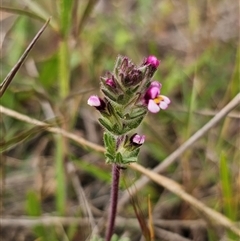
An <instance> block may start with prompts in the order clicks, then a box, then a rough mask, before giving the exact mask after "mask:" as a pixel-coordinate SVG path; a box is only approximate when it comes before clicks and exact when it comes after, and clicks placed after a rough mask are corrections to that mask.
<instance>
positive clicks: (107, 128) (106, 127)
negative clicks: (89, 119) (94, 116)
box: [98, 118, 112, 132]
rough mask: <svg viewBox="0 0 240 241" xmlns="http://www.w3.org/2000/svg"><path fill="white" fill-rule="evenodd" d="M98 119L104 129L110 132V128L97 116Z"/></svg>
mask: <svg viewBox="0 0 240 241" xmlns="http://www.w3.org/2000/svg"><path fill="white" fill-rule="evenodd" d="M98 121H99V122H100V124H101V125H102V126H103V127H104V128H105V129H106V130H108V131H109V132H112V128H111V127H110V126H109V125H108V124H107V123H106V122H105V121H104V120H103V119H102V118H99V119H98Z"/></svg>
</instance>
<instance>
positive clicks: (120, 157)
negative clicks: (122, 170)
mask: <svg viewBox="0 0 240 241" xmlns="http://www.w3.org/2000/svg"><path fill="white" fill-rule="evenodd" d="M116 162H117V163H119V164H121V163H123V158H122V154H121V153H120V152H118V153H117V154H116Z"/></svg>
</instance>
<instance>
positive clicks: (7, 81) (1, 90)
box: [0, 18, 50, 98]
mask: <svg viewBox="0 0 240 241" xmlns="http://www.w3.org/2000/svg"><path fill="white" fill-rule="evenodd" d="M49 22H50V18H49V19H48V20H47V22H46V23H45V24H44V25H43V27H42V28H41V29H40V30H39V31H38V33H37V34H36V36H35V37H34V38H33V40H32V41H31V43H30V44H29V45H28V47H27V48H26V50H25V51H24V53H23V54H22V56H21V57H20V59H19V60H18V62H17V63H16V64H15V65H14V67H13V68H12V69H11V71H10V72H9V73H8V75H7V76H6V78H5V79H4V80H3V82H2V83H1V85H0V98H1V97H2V96H3V94H4V92H5V91H6V90H7V88H8V86H9V85H10V83H11V82H12V80H13V78H14V76H15V75H16V73H17V72H18V70H19V68H20V67H21V66H22V64H23V62H24V60H25V59H26V58H27V56H28V54H29V52H30V51H31V49H32V48H33V46H34V44H35V43H36V42H37V40H38V39H39V37H40V36H41V35H42V33H43V32H44V30H45V29H46V27H47V25H48V23H49Z"/></svg>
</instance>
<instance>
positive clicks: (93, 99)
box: [87, 95, 106, 111]
mask: <svg viewBox="0 0 240 241" xmlns="http://www.w3.org/2000/svg"><path fill="white" fill-rule="evenodd" d="M87 103H88V105H90V106H93V107H95V108H96V109H97V110H99V111H101V110H104V109H105V108H106V103H105V102H104V100H102V99H101V98H99V97H98V96H97V95H92V96H90V97H89V98H88V101H87Z"/></svg>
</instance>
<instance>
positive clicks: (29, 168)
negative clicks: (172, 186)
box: [0, 0, 240, 241]
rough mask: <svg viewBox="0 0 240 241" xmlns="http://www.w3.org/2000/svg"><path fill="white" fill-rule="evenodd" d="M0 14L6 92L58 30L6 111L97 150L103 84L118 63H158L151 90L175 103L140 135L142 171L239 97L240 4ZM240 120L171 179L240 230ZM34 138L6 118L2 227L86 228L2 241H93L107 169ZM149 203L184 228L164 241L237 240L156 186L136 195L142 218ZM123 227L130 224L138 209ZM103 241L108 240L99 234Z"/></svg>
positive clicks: (11, 232)
mask: <svg viewBox="0 0 240 241" xmlns="http://www.w3.org/2000/svg"><path fill="white" fill-rule="evenodd" d="M1 8H2V9H1V14H0V17H1V30H0V31H1V39H0V44H1V45H0V47H1V81H2V80H3V79H4V78H5V76H6V75H7V73H8V72H9V71H10V70H11V68H12V67H13V66H14V64H15V63H16V62H17V60H18V58H19V57H20V56H21V54H22V53H23V51H24V50H25V48H26V47H27V45H28V44H29V42H30V41H31V40H32V38H33V37H34V36H35V34H36V33H37V31H38V30H39V29H40V28H41V26H42V25H43V23H44V22H45V21H46V20H47V18H48V17H49V16H52V19H51V22H50V26H49V27H48V28H47V29H46V31H45V32H44V33H43V35H42V36H41V38H40V39H39V41H38V42H37V44H36V46H35V47H34V48H33V50H32V51H31V53H30V55H29V56H28V58H27V60H26V61H25V63H24V65H23V66H22V68H21V69H20V71H19V72H18V74H17V75H16V77H15V78H14V80H13V82H12V84H11V86H10V87H9V89H8V90H7V91H6V93H5V94H4V96H3V97H2V98H1V100H0V104H1V105H3V106H5V107H7V108H10V109H12V110H15V111H17V112H20V113H22V114H24V115H27V116H29V117H33V118H35V119H39V120H43V121H47V122H49V124H50V125H53V126H58V127H61V128H63V129H64V130H67V131H69V132H71V133H74V134H76V135H79V136H81V137H83V138H85V139H86V140H89V141H91V142H94V143H97V144H101V145H102V129H101V127H99V125H98V123H97V112H96V111H94V110H93V109H91V108H90V107H88V106H87V104H86V100H87V98H88V97H89V95H91V94H93V93H98V92H99V77H100V76H102V75H104V74H105V73H106V71H108V70H110V71H111V70H112V68H113V66H114V62H115V59H116V57H117V55H119V54H120V55H126V56H128V57H129V58H130V59H132V60H133V62H135V63H139V64H140V63H141V61H142V59H143V58H144V57H146V56H148V55H155V56H157V57H158V58H159V59H161V65H160V68H159V70H158V71H157V73H156V74H155V76H154V79H156V80H158V81H160V82H161V83H162V84H163V88H162V93H163V94H165V95H167V96H169V97H170V99H171V100H172V103H171V106H170V108H169V109H168V110H166V111H162V112H160V113H159V114H157V115H153V114H148V116H147V118H146V119H145V121H144V123H143V124H142V126H141V129H140V130H139V132H140V133H141V134H145V135H146V143H145V144H144V147H143V148H142V152H141V154H140V157H139V163H141V164H142V165H144V166H146V167H148V168H153V167H154V166H156V165H157V164H158V163H159V162H161V161H162V160H163V159H164V158H165V157H167V156H168V155H169V154H171V153H172V152H173V151H174V150H175V149H177V148H178V146H179V145H180V144H182V143H183V142H184V141H186V140H187V139H188V138H189V137H190V136H191V135H192V134H193V133H195V132H196V131H197V130H198V129H199V128H201V127H202V126H203V125H204V124H205V123H207V122H208V121H209V120H210V119H211V117H213V116H215V115H216V114H217V113H218V111H219V110H220V109H221V108H223V107H224V106H225V105H226V104H227V103H228V102H229V101H230V100H231V99H232V98H233V97H234V96H235V95H236V94H237V93H239V89H240V82H239V29H238V28H239V6H238V3H237V1H234V0H219V1H214V0H202V1H194V0H188V1H187V0H180V1H175V0H172V1H170V0H161V1H157V0H155V1H154V0H152V1H143V0H139V1H134V0H131V1H97V0H88V1H87V0H86V1H77V0H58V1H47V0H42V1H30V0H23V1H21V2H20V1H13V0H11V1H10V0H8V1H6V0H5V1H2V3H1ZM239 118H240V116H239V108H238V109H236V110H235V111H233V112H232V113H230V114H229V116H228V117H227V118H226V119H224V120H223V121H221V122H220V124H218V125H217V126H216V127H214V128H212V129H211V131H209V132H208V133H207V135H205V136H204V138H202V139H201V140H200V141H198V142H197V143H195V144H194V145H193V146H192V148H191V149H189V150H187V151H186V152H185V153H184V154H183V155H182V156H181V157H179V159H178V162H177V164H174V165H172V166H170V167H169V168H168V170H167V171H165V172H164V175H166V176H168V177H170V178H172V179H173V180H175V181H177V182H179V183H181V184H182V185H183V186H184V187H185V190H187V192H188V193H190V194H191V195H193V196H194V197H195V198H197V199H199V200H201V201H202V202H204V203H205V204H206V205H207V206H209V207H211V208H212V209H214V210H217V211H219V212H221V213H223V214H224V215H225V216H227V217H229V218H230V219H231V220H233V221H237V220H238V221H239V219H240V213H239V210H240V209H239V208H240V205H239V199H240V195H239V193H240V173H239V160H240V155H239V143H240V142H239V141H240V140H239V138H240V136H239ZM33 127H34V126H33V125H30V124H27V123H24V122H22V121H19V120H17V119H14V118H12V117H8V116H6V115H2V114H1V131H0V134H1V184H2V185H1V193H2V198H1V207H2V210H1V212H2V216H3V217H23V216H24V217H25V216H47V217H55V216H57V217H59V216H62V217H80V218H87V224H85V226H84V225H83V224H82V225H80V227H79V226H77V224H76V223H74V222H69V223H68V224H67V225H66V224H65V225H61V223H57V224H56V223H55V224H49V225H48V226H47V227H46V226H45V225H39V226H37V227H35V228H33V229H32V225H29V226H28V225H25V226H24V225H23V226H24V227H22V226H21V225H19V226H17V225H13V226H11V225H10V226H7V227H4V229H2V232H1V235H2V240H6V241H10V240H14V241H18V240H19V241H20V240H46V241H48V240H49V241H55V240H69V241H70V240H71V241H75V240H79V241H81V240H87V237H88V236H89V235H90V234H91V233H92V229H91V228H92V227H93V226H94V223H95V222H96V220H98V219H99V218H100V217H102V216H104V215H105V214H106V211H105V210H106V207H107V205H108V201H109V182H110V179H111V176H110V167H109V166H107V165H105V164H104V157H103V155H101V154H98V153H97V152H94V151H93V150H90V149H86V148H84V147H80V146H77V145H75V144H74V143H72V142H69V140H68V139H66V138H63V137H62V136H60V135H52V134H50V133H48V132H46V131H44V130H43V129H42V128H33ZM26 133H27V134H26ZM28 133H30V134H31V135H29V134H28ZM21 135H22V136H26V138H27V139H25V140H24V141H22V136H21ZM126 172H129V175H131V176H132V178H133V179H137V178H138V174H137V173H133V171H131V170H127V171H126ZM124 189H125V187H124V186H122V190H124ZM147 194H150V195H151V198H152V203H153V208H154V219H155V220H158V219H161V220H162V219H164V220H176V219H177V220H179V224H178V225H177V226H175V228H172V226H171V225H170V224H169V226H167V228H166V230H170V231H172V232H177V233H180V234H181V235H182V236H183V237H185V238H186V239H187V238H188V239H189V240H216V241H217V240H221V239H222V238H223V237H225V238H227V240H238V239H237V237H236V236H234V235H233V234H231V233H225V232H223V230H221V229H219V228H215V227H212V226H211V225H208V224H206V223H205V225H202V223H201V222H200V221H199V220H200V218H204V217H201V214H197V213H195V212H194V210H193V209H191V207H190V206H189V205H188V204H186V203H185V202H183V201H181V199H179V198H178V197H176V196H175V195H173V194H171V193H170V192H168V191H166V190H164V189H163V188H161V187H159V186H157V185H155V184H153V183H151V184H149V185H147V186H146V187H145V188H144V189H142V190H141V191H139V193H138V197H139V198H140V199H141V200H142V202H141V205H142V209H143V210H145V209H146V208H147V200H145V199H144V197H145V196H146V195H147ZM120 195H121V193H120ZM89 210H91V211H89ZM91 215H92V217H91ZM119 216H121V217H125V218H130V217H132V218H134V214H133V211H132V207H131V205H130V204H129V205H127V206H126V209H125V211H123V212H121V213H120V214H119ZM193 219H196V220H198V221H199V226H198V225H197V224H196V226H195V228H192V227H191V225H189V227H184V228H183V226H182V225H181V221H186V220H193ZM98 231H99V234H102V229H101V227H99V230H98ZM117 232H118V235H119V236H121V235H122V234H124V233H125V235H128V237H129V238H130V240H140V236H141V231H140V230H139V229H136V228H133V227H125V228H121V227H117ZM156 240H161V239H158V238H157V237H156Z"/></svg>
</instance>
